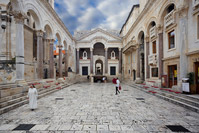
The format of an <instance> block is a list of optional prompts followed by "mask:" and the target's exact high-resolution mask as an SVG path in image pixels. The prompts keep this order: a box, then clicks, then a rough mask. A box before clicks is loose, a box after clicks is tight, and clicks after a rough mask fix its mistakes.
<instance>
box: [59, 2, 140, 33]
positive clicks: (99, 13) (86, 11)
mask: <svg viewBox="0 0 199 133" xmlns="http://www.w3.org/2000/svg"><path fill="white" fill-rule="evenodd" d="M138 1H139V0H55V11H56V12H57V13H58V15H59V17H60V18H61V19H62V21H63V22H64V23H65V25H66V27H67V28H68V30H69V31H70V32H71V33H72V34H73V32H74V31H80V30H91V29H93V28H105V29H114V30H120V29H121V27H122V25H123V24H124V23H125V20H126V19H127V16H128V14H129V12H130V10H131V8H132V6H133V5H134V4H138Z"/></svg>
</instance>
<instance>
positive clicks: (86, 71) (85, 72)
mask: <svg viewBox="0 0 199 133" xmlns="http://www.w3.org/2000/svg"><path fill="white" fill-rule="evenodd" d="M82 75H88V67H82Z"/></svg>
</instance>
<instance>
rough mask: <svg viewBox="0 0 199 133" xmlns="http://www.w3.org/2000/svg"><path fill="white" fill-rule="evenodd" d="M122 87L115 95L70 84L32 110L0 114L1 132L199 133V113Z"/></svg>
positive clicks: (107, 88) (105, 88)
mask: <svg viewBox="0 0 199 133" xmlns="http://www.w3.org/2000/svg"><path fill="white" fill-rule="evenodd" d="M122 88H123V90H125V91H123V90H122V91H121V93H120V94H119V95H115V86H114V85H113V84H109V83H107V84H103V83H101V84H100V83H95V84H94V83H93V84H91V83H84V84H75V85H72V86H70V87H67V88H65V89H63V90H60V91H58V92H56V93H53V94H51V95H49V96H46V97H43V98H41V99H39V100H38V109H36V110H35V111H31V110H30V109H29V107H28V105H24V106H22V107H19V108H17V109H15V110H12V111H10V112H8V113H5V114H3V115H0V132H1V131H2V132H7V131H11V130H12V129H14V128H15V127H17V126H18V125H19V124H36V125H35V126H34V127H33V128H32V129H31V131H32V132H33V133H34V132H36V133H37V132H45V131H46V132H48V131H49V132H53V131H56V132H60V133H64V132H66V133H67V132H72V133H77V132H79V133H100V132H102V133H105V132H107V133H113V132H114V133H117V132H118V133H128V132H131V133H132V132H171V131H170V130H169V129H168V128H166V125H182V126H183V127H185V128H187V129H188V130H190V131H191V132H195V133H196V132H199V128H198V127H199V114H197V113H195V112H191V111H190V110H187V109H185V108H182V107H180V106H177V105H175V104H172V103H169V102H167V101H164V100H162V99H159V98H157V97H155V96H153V95H150V94H147V93H144V92H142V91H140V90H137V89H134V88H133V87H129V86H126V85H122ZM140 98H142V99H140ZM22 132H23V131H22Z"/></svg>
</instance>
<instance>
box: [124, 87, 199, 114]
mask: <svg viewBox="0 0 199 133" xmlns="http://www.w3.org/2000/svg"><path fill="white" fill-rule="evenodd" d="M127 84H128V85H129V86H131V87H133V88H136V89H139V90H141V91H144V92H146V93H149V94H152V95H154V96H157V97H159V98H162V99H164V100H166V101H169V102H171V103H174V104H176V105H179V106H182V107H184V108H186V109H189V110H192V111H194V112H197V113H199V97H198V98H197V97H190V96H189V95H185V94H181V93H180V92H176V91H173V90H171V89H163V88H159V87H156V86H146V85H141V84H129V83H127Z"/></svg>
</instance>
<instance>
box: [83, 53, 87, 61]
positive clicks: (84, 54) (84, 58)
mask: <svg viewBox="0 0 199 133" xmlns="http://www.w3.org/2000/svg"><path fill="white" fill-rule="evenodd" d="M83 60H87V52H86V51H84V52H83Z"/></svg>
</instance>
